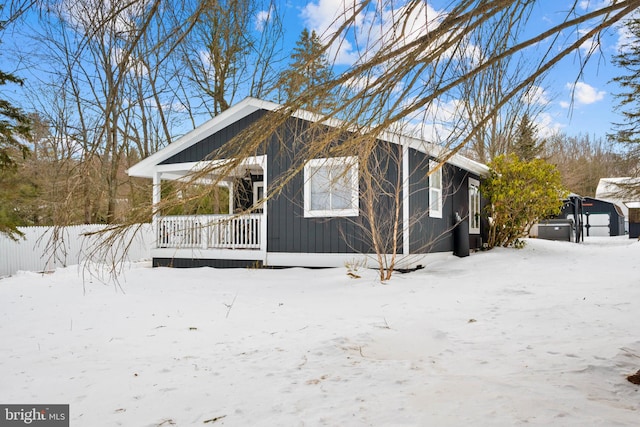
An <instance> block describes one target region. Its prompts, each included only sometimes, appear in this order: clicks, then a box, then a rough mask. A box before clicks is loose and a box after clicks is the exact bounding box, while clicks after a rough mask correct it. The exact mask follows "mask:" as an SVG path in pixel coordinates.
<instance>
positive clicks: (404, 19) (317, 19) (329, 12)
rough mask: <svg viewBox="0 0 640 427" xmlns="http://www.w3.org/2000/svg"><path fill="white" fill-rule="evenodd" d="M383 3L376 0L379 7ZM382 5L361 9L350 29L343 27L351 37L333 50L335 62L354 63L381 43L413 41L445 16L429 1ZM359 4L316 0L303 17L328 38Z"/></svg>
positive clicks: (350, 0)
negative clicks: (410, 5) (413, 3)
mask: <svg viewBox="0 0 640 427" xmlns="http://www.w3.org/2000/svg"><path fill="white" fill-rule="evenodd" d="M380 4H381V3H377V2H374V5H375V6H376V7H377V6H380ZM382 5H383V6H382V8H376V9H372V8H368V9H364V10H362V11H361V12H360V13H358V14H357V15H356V17H355V19H354V21H353V23H352V24H350V26H349V28H348V30H347V31H344V30H343V34H347V33H348V37H347V36H346V35H345V37H341V38H340V40H338V41H337V42H336V43H334V44H335V45H334V46H333V47H332V48H333V50H332V51H331V52H330V58H333V59H335V63H336V64H343V65H352V64H353V63H355V62H356V61H357V60H358V59H362V58H363V57H367V56H371V55H373V54H374V53H375V52H377V51H379V50H380V49H381V48H382V47H389V46H402V45H405V44H408V43H411V42H413V41H415V40H417V39H418V38H420V37H422V36H424V35H426V34H427V33H428V32H429V31H430V30H433V29H434V28H436V27H437V26H438V25H439V24H440V22H441V21H442V19H443V18H444V16H445V13H444V12H441V11H437V10H435V9H434V8H433V7H431V6H430V5H429V4H427V3H426V2H424V3H422V2H420V3H417V4H416V5H412V7H409V6H407V5H400V6H399V5H398V4H397V3H391V2H389V3H387V2H383V3H382ZM359 6H360V2H359V0H316V1H314V2H310V3H308V4H307V5H306V6H305V7H304V8H303V9H302V11H301V17H302V19H303V21H304V24H305V26H306V27H307V28H309V29H311V30H315V31H316V33H318V34H319V35H320V36H321V38H322V39H323V41H327V40H328V39H329V38H330V37H331V36H332V35H334V34H335V33H336V32H337V31H338V30H339V28H340V27H341V26H342V25H343V24H344V23H345V19H346V18H347V17H349V16H353V15H354V13H355V10H356V9H357V7H359ZM414 6H415V7H414ZM356 41H357V44H356ZM433 45H437V43H435V42H434V43H433Z"/></svg>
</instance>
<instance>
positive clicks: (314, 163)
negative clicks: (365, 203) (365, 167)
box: [304, 157, 359, 217]
mask: <svg viewBox="0 0 640 427" xmlns="http://www.w3.org/2000/svg"><path fill="white" fill-rule="evenodd" d="M358 194H359V189H358V161H357V159H356V158H355V157H333V158H329V159H312V160H309V162H307V164H306V165H305V166H304V216H305V217H323V216H324V217H326V216H358Z"/></svg>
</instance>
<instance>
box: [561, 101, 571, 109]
mask: <svg viewBox="0 0 640 427" xmlns="http://www.w3.org/2000/svg"><path fill="white" fill-rule="evenodd" d="M559 104H560V108H565V109H567V108H569V107H571V103H570V102H567V101H560V102H559Z"/></svg>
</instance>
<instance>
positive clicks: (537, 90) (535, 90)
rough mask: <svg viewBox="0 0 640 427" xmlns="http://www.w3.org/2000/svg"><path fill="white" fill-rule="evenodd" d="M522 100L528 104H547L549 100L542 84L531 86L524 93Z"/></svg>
mask: <svg viewBox="0 0 640 427" xmlns="http://www.w3.org/2000/svg"><path fill="white" fill-rule="evenodd" d="M524 102H525V103H527V104H530V105H547V104H548V103H549V102H550V101H549V95H548V93H547V91H546V90H544V88H543V87H542V86H532V87H531V88H530V89H529V90H528V91H527V93H525V94H524Z"/></svg>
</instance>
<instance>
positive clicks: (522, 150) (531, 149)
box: [513, 113, 544, 162]
mask: <svg viewBox="0 0 640 427" xmlns="http://www.w3.org/2000/svg"><path fill="white" fill-rule="evenodd" d="M537 133H538V129H537V127H536V125H535V124H534V123H533V122H532V121H531V119H530V118H529V114H528V113H525V114H524V116H522V119H521V120H520V124H518V129H517V131H516V140H515V141H514V144H513V153H514V154H515V155H516V156H518V158H519V159H520V160H522V161H525V162H528V161H530V160H533V159H535V158H536V157H537V156H538V155H539V154H540V153H541V152H542V148H543V146H544V143H543V142H539V141H538V138H537Z"/></svg>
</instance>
